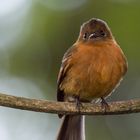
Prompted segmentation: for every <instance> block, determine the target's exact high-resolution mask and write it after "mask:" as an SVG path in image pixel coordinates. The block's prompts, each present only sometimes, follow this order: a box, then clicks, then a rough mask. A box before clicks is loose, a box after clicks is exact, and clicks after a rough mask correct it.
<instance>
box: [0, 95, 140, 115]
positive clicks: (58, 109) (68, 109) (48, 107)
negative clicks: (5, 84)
mask: <svg viewBox="0 0 140 140" xmlns="http://www.w3.org/2000/svg"><path fill="white" fill-rule="evenodd" d="M108 104H109V108H108V109H107V110H106V111H105V110H104V108H103V107H102V106H101V105H100V104H91V103H82V107H81V109H80V114H84V115H117V114H129V113H137V112H140V99H133V100H128V101H116V102H110V103H108ZM0 106H5V107H10V108H15V109H22V110H29V111H35V112H45V113H55V114H79V111H78V110H77V109H76V105H75V104H74V103H66V102H54V101H47V100H37V99H29V98H24V97H17V96H11V95H6V94H2V93H0Z"/></svg>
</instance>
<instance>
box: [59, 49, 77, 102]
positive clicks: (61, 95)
mask: <svg viewBox="0 0 140 140" xmlns="http://www.w3.org/2000/svg"><path fill="white" fill-rule="evenodd" d="M75 51H76V47H75V46H72V47H71V48H69V49H68V50H67V52H66V53H65V54H64V56H63V59H62V64H61V68H60V71H59V74H58V80H57V101H64V92H63V90H61V89H60V85H61V83H62V81H63V80H64V78H65V77H66V75H67V72H68V70H69V69H70V67H71V63H70V60H71V57H72V55H73V53H74V52H75Z"/></svg>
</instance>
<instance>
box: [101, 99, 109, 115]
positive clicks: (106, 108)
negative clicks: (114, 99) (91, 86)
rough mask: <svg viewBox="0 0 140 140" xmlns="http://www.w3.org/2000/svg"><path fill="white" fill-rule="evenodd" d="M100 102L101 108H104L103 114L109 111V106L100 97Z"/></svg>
mask: <svg viewBox="0 0 140 140" xmlns="http://www.w3.org/2000/svg"><path fill="white" fill-rule="evenodd" d="M101 100H102V101H101V106H102V108H104V112H106V111H107V110H108V109H109V105H108V103H107V102H106V100H105V99H104V98H103V97H101Z"/></svg>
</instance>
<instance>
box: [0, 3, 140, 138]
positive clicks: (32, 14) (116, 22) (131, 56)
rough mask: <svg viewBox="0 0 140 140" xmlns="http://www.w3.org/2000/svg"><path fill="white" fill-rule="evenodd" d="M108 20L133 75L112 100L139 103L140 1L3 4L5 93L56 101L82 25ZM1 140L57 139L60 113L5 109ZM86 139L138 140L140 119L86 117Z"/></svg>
mask: <svg viewBox="0 0 140 140" xmlns="http://www.w3.org/2000/svg"><path fill="white" fill-rule="evenodd" d="M92 17H96V18H101V19H103V20H105V21H106V22H107V23H108V24H109V26H110V27H111V29H112V32H113V34H114V36H115V38H116V40H117V42H118V43H119V44H120V46H121V48H122V49H123V51H124V52H125V54H126V56H127V58H128V62H129V70H128V73H127V76H126V77H125V78H124V81H123V82H122V84H121V86H120V87H119V88H118V89H117V90H116V91H115V93H114V94H113V95H112V96H111V97H109V99H108V100H110V101H111V100H113V101H114V100H126V99H131V98H139V97H140V95H139V91H140V42H139V41H140V1H139V0H104V1H103V0H33V1H31V0H3V1H2V0H1V1H0V92H2V93H8V94H11V95H17V96H24V97H30V98H37V99H39V98H40V99H47V100H56V80H57V74H58V71H59V67H60V63H61V59H62V56H63V54H64V52H65V51H66V50H67V49H68V48H69V47H70V46H71V45H72V44H73V43H74V42H75V41H76V39H77V37H78V34H79V29H80V25H81V24H82V23H83V22H84V21H86V20H88V19H90V18H92ZM0 120H1V122H0V139H1V140H25V139H26V140H55V138H56V135H57V130H58V128H59V126H60V123H61V120H60V119H58V117H57V115H55V114H45V113H44V114H43V113H34V112H29V111H21V110H15V109H10V108H4V107H0ZM86 137H87V140H118V139H124V140H126V139H127V140H139V139H140V114H131V115H117V116H90V117H86Z"/></svg>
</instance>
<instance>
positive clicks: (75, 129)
mask: <svg viewBox="0 0 140 140" xmlns="http://www.w3.org/2000/svg"><path fill="white" fill-rule="evenodd" d="M57 140H85V117H84V116H83V115H66V116H64V119H63V122H62V125H61V128H60V131H59V134H58V137H57Z"/></svg>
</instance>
